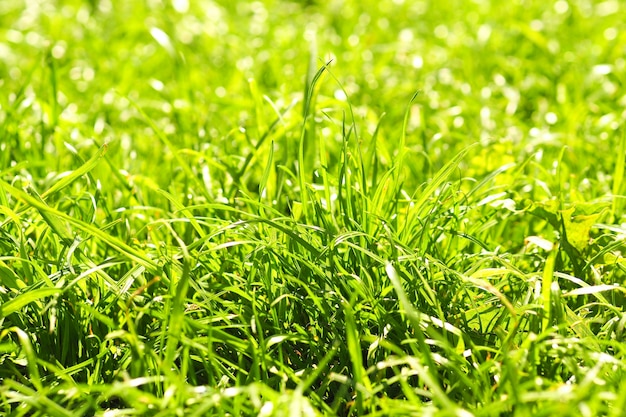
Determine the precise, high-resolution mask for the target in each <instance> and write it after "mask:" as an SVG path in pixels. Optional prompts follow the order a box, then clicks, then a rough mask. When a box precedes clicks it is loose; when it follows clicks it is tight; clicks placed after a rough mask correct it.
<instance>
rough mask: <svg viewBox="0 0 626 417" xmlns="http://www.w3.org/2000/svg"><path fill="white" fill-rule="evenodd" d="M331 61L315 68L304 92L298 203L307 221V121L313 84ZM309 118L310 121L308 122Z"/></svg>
mask: <svg viewBox="0 0 626 417" xmlns="http://www.w3.org/2000/svg"><path fill="white" fill-rule="evenodd" d="M330 63H331V61H328V62H327V63H326V64H325V65H323V66H322V67H321V68H320V69H319V70H317V73H315V76H314V77H313V79H312V80H311V84H310V87H309V88H308V89H307V90H305V93H306V97H305V100H304V109H305V111H304V120H303V122H302V132H301V135H300V146H299V149H298V179H299V185H300V203H301V204H302V214H303V215H304V218H305V219H306V221H307V222H309V221H310V219H311V215H310V214H309V212H310V208H309V207H308V204H307V202H308V191H307V188H306V184H307V181H306V176H305V174H306V166H305V164H304V161H305V150H306V146H307V145H306V143H307V142H308V140H309V138H310V128H309V127H308V124H309V123H314V122H315V121H314V116H315V115H314V114H312V113H314V112H315V109H314V106H315V105H314V96H315V86H316V85H317V83H318V82H319V80H320V78H321V76H322V74H323V73H324V71H326V68H328V66H329V65H330ZM309 120H310V122H309Z"/></svg>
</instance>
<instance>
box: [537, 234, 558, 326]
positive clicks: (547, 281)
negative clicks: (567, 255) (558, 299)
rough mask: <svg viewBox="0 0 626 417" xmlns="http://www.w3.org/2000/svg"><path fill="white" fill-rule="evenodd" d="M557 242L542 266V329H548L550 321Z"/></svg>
mask: <svg viewBox="0 0 626 417" xmlns="http://www.w3.org/2000/svg"><path fill="white" fill-rule="evenodd" d="M558 248H559V245H558V243H557V244H555V245H554V247H553V248H552V250H551V251H550V253H548V259H546V264H545V266H544V268H543V276H542V280H541V304H542V305H543V319H542V320H541V328H542V331H544V332H545V331H546V330H548V326H549V325H550V321H551V314H550V313H551V310H552V309H551V303H552V280H553V279H554V266H555V263H556V255H557V253H558V250H559V249H558Z"/></svg>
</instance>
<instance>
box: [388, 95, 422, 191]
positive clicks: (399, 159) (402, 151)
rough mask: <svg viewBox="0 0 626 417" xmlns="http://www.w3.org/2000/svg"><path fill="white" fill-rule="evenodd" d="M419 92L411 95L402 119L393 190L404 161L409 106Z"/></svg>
mask: <svg viewBox="0 0 626 417" xmlns="http://www.w3.org/2000/svg"><path fill="white" fill-rule="evenodd" d="M419 93H420V90H417V91H415V93H413V96H412V97H411V100H409V104H408V105H407V106H406V110H405V112H404V120H403V121H402V132H401V134H400V143H399V145H398V155H397V157H396V161H395V163H394V167H395V171H396V172H395V174H394V183H395V187H394V189H395V190H397V189H398V186H399V185H400V177H401V175H400V174H401V168H402V164H403V163H404V154H405V152H406V150H405V143H406V129H407V126H408V125H409V115H410V114H411V106H412V105H413V102H414V101H415V99H416V98H417V96H418V95H419Z"/></svg>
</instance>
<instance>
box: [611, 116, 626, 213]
mask: <svg viewBox="0 0 626 417" xmlns="http://www.w3.org/2000/svg"><path fill="white" fill-rule="evenodd" d="M625 160H626V127H622V137H621V139H620V142H619V149H618V151H617V161H616V162H615V171H614V172H613V189H612V192H613V207H612V213H611V217H612V218H613V219H614V220H615V221H618V220H619V216H620V214H619V213H621V206H622V203H621V200H620V198H618V196H621V194H622V183H623V181H624V164H625Z"/></svg>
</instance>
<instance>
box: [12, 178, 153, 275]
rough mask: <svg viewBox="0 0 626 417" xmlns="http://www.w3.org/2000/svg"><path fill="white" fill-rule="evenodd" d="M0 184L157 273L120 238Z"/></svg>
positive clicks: (40, 209)
mask: <svg viewBox="0 0 626 417" xmlns="http://www.w3.org/2000/svg"><path fill="white" fill-rule="evenodd" d="M0 186H1V187H3V188H4V189H5V190H6V191H7V192H9V193H10V194H11V195H13V196H14V197H16V198H18V199H20V200H22V201H23V202H25V203H26V204H28V205H30V206H32V207H34V208H35V209H37V210H38V211H39V212H40V213H42V212H43V213H46V214H48V215H49V216H52V217H56V218H59V219H61V220H64V221H66V222H68V223H70V224H72V225H74V226H75V227H76V228H77V229H79V230H81V231H83V232H85V233H86V234H89V235H91V236H93V237H96V238H98V239H100V240H102V241H103V242H104V243H106V244H108V245H109V246H111V247H112V248H113V249H115V250H117V251H118V252H119V253H120V254H121V255H122V256H123V257H125V258H128V259H130V260H132V261H134V262H137V263H138V264H140V265H141V266H143V267H145V268H146V269H148V270H149V271H150V272H151V273H157V272H158V271H159V265H158V264H157V263H156V262H155V261H153V260H152V259H150V258H149V257H148V256H147V255H145V254H144V253H142V252H140V251H138V250H137V249H135V248H133V247H131V246H129V245H127V244H126V243H124V242H123V241H121V240H120V239H118V238H116V237H114V236H111V235H108V234H107V233H105V232H103V231H102V230H100V229H99V228H98V227H96V226H94V225H91V224H89V223H85V222H83V221H82V220H78V219H75V218H73V217H72V216H70V215H68V214H65V213H63V212H60V211H59V210H56V209H54V208H52V207H50V206H48V205H47V204H46V203H45V202H43V201H41V200H40V199H37V198H35V197H33V196H31V195H29V194H27V193H26V192H24V191H22V190H20V189H18V188H15V187H13V186H12V185H10V184H8V183H6V182H5V181H3V180H1V179H0Z"/></svg>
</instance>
